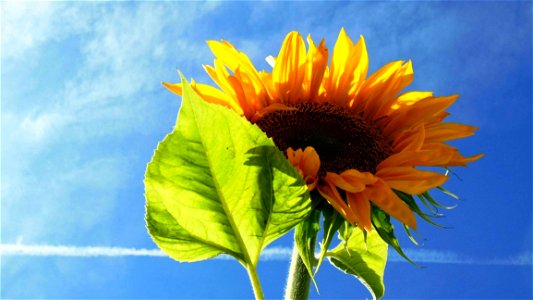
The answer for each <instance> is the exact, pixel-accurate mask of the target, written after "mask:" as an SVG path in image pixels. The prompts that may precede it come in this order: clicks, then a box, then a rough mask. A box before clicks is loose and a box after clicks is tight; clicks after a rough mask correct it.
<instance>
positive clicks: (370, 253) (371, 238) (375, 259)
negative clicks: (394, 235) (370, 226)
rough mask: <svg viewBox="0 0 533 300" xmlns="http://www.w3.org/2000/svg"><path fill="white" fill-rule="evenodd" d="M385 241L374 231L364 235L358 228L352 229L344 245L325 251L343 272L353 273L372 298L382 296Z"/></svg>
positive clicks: (385, 257) (385, 251) (385, 256)
mask: <svg viewBox="0 0 533 300" xmlns="http://www.w3.org/2000/svg"><path fill="white" fill-rule="evenodd" d="M387 249H388V246H387V243H385V242H384V241H383V240H382V239H381V237H380V236H379V235H378V233H377V232H376V231H370V232H368V233H367V236H366V243H365V236H364V234H363V232H362V231H361V230H359V229H356V230H353V231H352V234H351V235H350V237H349V238H348V240H346V245H343V244H342V243H341V244H339V246H337V247H336V248H335V249H333V250H331V251H329V252H327V256H328V257H329V260H330V262H331V263H332V264H333V265H334V266H335V267H337V268H339V269H340V270H342V271H344V272H345V273H348V274H352V275H354V276H355V277H356V278H357V279H359V281H361V282H362V283H363V284H364V285H365V286H366V287H367V288H368V290H369V291H370V293H371V294H372V297H373V298H374V299H378V298H381V297H383V295H384V293H385V285H384V284H383V274H384V272H385V264H386V263H387Z"/></svg>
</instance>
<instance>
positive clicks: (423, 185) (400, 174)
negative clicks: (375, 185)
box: [376, 167, 448, 195]
mask: <svg viewBox="0 0 533 300" xmlns="http://www.w3.org/2000/svg"><path fill="white" fill-rule="evenodd" d="M376 176H378V177H379V178H381V179H383V180H384V181H385V182H386V183H387V185H388V186H390V187H391V188H393V189H395V190H399V191H402V192H405V193H408V194H411V195H418V194H422V193H424V192H426V191H428V190H430V189H432V188H434V187H437V186H441V185H442V184H443V183H444V182H445V181H446V180H447V179H448V177H447V176H445V175H442V174H439V173H435V172H429V171H421V170H417V169H415V168H411V167H394V168H386V169H381V170H378V172H377V173H376Z"/></svg>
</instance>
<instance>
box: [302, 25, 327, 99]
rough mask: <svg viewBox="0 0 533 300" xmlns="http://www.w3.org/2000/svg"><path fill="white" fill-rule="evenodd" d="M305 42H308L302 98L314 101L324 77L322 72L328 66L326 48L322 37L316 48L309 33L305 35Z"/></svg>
mask: <svg viewBox="0 0 533 300" xmlns="http://www.w3.org/2000/svg"><path fill="white" fill-rule="evenodd" d="M307 43H308V44H309V50H308V51H307V61H306V69H305V81H304V83H303V84H304V86H303V89H304V99H305V100H308V101H316V100H317V95H318V91H319V90H320V86H321V85H322V79H323V78H324V72H325V70H326V68H327V66H328V48H326V45H325V43H326V41H325V40H324V39H322V41H321V42H320V44H319V45H318V48H317V47H316V46H315V43H314V42H313V39H311V35H309V36H307Z"/></svg>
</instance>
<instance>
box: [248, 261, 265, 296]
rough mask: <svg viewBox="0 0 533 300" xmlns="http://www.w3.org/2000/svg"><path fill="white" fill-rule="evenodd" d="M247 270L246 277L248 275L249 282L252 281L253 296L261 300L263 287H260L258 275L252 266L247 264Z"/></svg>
mask: <svg viewBox="0 0 533 300" xmlns="http://www.w3.org/2000/svg"><path fill="white" fill-rule="evenodd" d="M246 270H248V277H250V282H251V283H252V288H253V289H254V296H255V299H256V300H263V299H265V296H264V295H263V289H262V288H261V282H259V275H258V274H257V270H256V269H255V267H254V266H252V265H248V266H247V267H246Z"/></svg>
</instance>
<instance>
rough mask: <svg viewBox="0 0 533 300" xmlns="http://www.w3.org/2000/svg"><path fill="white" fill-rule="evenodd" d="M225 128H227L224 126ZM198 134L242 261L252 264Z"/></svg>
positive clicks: (193, 107) (192, 107)
mask: <svg viewBox="0 0 533 300" xmlns="http://www.w3.org/2000/svg"><path fill="white" fill-rule="evenodd" d="M189 92H190V91H189ZM191 110H192V113H193V116H194V126H195V127H196V130H197V132H199V133H200V132H201V131H200V128H199V127H198V116H197V113H196V110H195V106H194V105H191ZM223 117H224V119H225V116H223ZM226 130H227V128H226ZM198 136H199V137H200V141H201V144H202V147H203V148H204V151H205V157H206V160H207V165H208V168H209V172H210V173H211V177H212V178H213V184H214V185H215V189H216V191H217V195H218V197H219V199H220V203H221V204H222V209H224V212H225V213H226V217H227V218H228V221H229V223H230V226H231V229H232V230H233V232H234V233H235V239H236V240H237V243H238V244H239V247H240V248H241V249H242V250H243V253H242V254H243V259H244V263H245V264H246V265H250V264H251V265H253V262H252V261H251V259H250V254H249V253H248V248H247V247H246V244H245V243H244V240H243V238H242V236H241V233H240V231H239V230H238V227H237V225H236V223H235V220H234V219H233V216H232V215H231V214H230V213H229V212H230V210H229V208H228V205H227V203H226V198H225V197H224V195H223V194H222V193H221V188H220V184H219V182H218V180H217V178H216V177H215V175H214V172H213V166H212V163H211V159H210V156H209V150H208V149H207V147H206V145H205V142H204V137H203V135H202V134H198ZM230 136H232V135H231V134H230ZM232 143H233V142H232ZM246 177H248V172H247V173H246V176H245V178H246ZM235 258H237V259H239V258H238V257H235Z"/></svg>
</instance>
